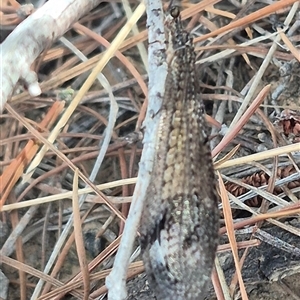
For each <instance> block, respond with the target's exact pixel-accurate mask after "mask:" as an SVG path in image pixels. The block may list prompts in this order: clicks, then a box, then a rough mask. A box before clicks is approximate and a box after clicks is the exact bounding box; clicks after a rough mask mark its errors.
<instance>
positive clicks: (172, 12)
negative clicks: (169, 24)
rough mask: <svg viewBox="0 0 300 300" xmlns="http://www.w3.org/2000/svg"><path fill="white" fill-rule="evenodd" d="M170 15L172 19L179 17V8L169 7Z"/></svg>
mask: <svg viewBox="0 0 300 300" xmlns="http://www.w3.org/2000/svg"><path fill="white" fill-rule="evenodd" d="M170 15H171V16H172V17H173V18H174V19H176V18H178V17H179V15H180V8H179V6H173V7H171V9H170Z"/></svg>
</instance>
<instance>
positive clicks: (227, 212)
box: [219, 173, 248, 300]
mask: <svg viewBox="0 0 300 300" xmlns="http://www.w3.org/2000/svg"><path fill="white" fill-rule="evenodd" d="M219 187H220V194H221V199H222V204H223V207H224V209H223V212H224V219H225V224H226V230H227V234H228V238H229V242H230V246H231V250H232V254H233V258H234V263H235V268H236V273H237V277H238V280H239V285H240V291H241V295H242V299H243V300H247V299H248V296H247V293H246V289H245V285H244V282H243V278H242V272H241V266H240V260H239V256H238V248H237V243H236V239H235V234H234V227H233V219H232V212H231V208H230V205H229V199H228V196H227V191H226V189H225V185H224V183H223V180H222V179H221V174H220V173H219ZM233 292H234V291H233V290H231V294H233Z"/></svg>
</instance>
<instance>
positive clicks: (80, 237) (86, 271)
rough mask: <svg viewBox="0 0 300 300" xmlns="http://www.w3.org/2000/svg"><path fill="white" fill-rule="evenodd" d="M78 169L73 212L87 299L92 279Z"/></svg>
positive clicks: (84, 297)
mask: <svg viewBox="0 0 300 300" xmlns="http://www.w3.org/2000/svg"><path fill="white" fill-rule="evenodd" d="M78 200H79V199H78V169H76V170H75V172H74V179H73V202H72V203H73V214H74V233H75V243H76V248H77V253H78V260H79V264H80V269H81V274H82V279H83V299H84V300H87V299H88V298H89V294H90V279H89V269H88V264H87V260H86V252H85V248H84V241H83V234H82V227H81V218H80V208H79V201H78Z"/></svg>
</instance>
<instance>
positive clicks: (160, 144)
mask: <svg viewBox="0 0 300 300" xmlns="http://www.w3.org/2000/svg"><path fill="white" fill-rule="evenodd" d="M175 9H176V8H175ZM177 9H178V8H177ZM165 30H166V39H167V42H168V49H167V63H168V75H167V80H166V85H165V95H164V99H163V104H162V110H161V117H160V126H159V134H158V137H157V141H156V155H155V159H154V167H153V173H152V177H151V181H150V185H149V187H148V191H147V198H146V205H145V207H144V211H143V215H142V219H141V230H140V232H141V247H142V252H143V260H144V264H145V268H146V272H147V275H148V280H149V283H150V286H151V287H152V289H153V290H154V292H155V294H156V297H157V299H158V300H171V299H172V300H183V299H185V300H192V299H193V300H199V299H202V298H203V296H204V293H205V290H206V287H207V283H208V282H209V280H210V275H211V270H212V266H213V261H214V257H215V252H216V247H217V241H218V229H219V222H218V221H219V211H218V195H217V192H216V179H215V174H214V169H213V163H212V160H211V154H210V148H209V144H208V136H207V129H206V122H205V112H204V107H203V103H202V101H201V99H200V98H199V94H198V93H197V89H196V86H195V52H194V47H193V43H192V38H191V37H190V35H189V34H188V33H187V32H186V31H184V30H183V29H182V24H181V20H180V17H179V14H177V12H176V11H175V10H173V9H171V11H170V14H169V15H168V16H167V17H166V20H165Z"/></svg>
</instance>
